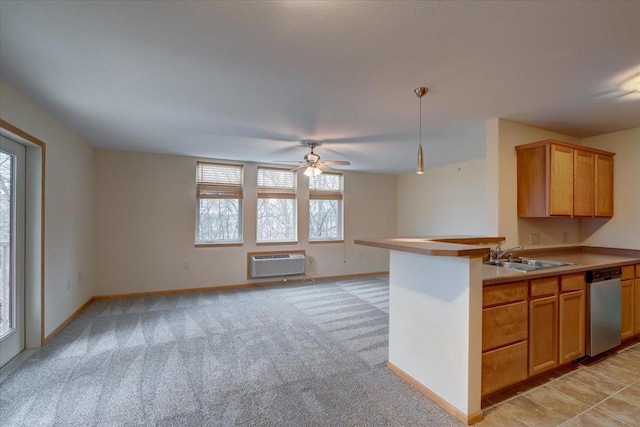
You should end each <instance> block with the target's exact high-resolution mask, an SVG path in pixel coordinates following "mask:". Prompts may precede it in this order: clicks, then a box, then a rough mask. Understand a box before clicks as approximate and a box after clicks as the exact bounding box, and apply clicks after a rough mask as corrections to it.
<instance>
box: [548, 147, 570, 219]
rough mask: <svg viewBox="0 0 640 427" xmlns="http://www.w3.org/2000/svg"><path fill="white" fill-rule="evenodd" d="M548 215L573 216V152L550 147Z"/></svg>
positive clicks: (568, 149) (567, 149) (564, 148)
mask: <svg viewBox="0 0 640 427" xmlns="http://www.w3.org/2000/svg"><path fill="white" fill-rule="evenodd" d="M550 150H551V156H550V157H551V158H550V161H551V164H550V165H549V172H550V176H549V215H559V216H571V215H573V150H572V149H571V148H568V147H564V146H561V145H551V146H550Z"/></svg>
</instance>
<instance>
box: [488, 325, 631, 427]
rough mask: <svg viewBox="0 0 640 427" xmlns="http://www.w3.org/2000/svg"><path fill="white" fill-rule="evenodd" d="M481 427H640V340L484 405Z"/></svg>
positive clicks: (557, 371) (535, 381)
mask: <svg viewBox="0 0 640 427" xmlns="http://www.w3.org/2000/svg"><path fill="white" fill-rule="evenodd" d="M482 409H483V410H484V417H485V418H484V421H482V422H481V423H479V424H476V425H477V426H530V427H534V426H535V427H537V426H563V427H564V426H566V427H574V426H640V337H636V338H635V339H633V340H631V341H629V342H627V343H625V345H624V346H623V347H622V348H619V349H616V350H615V351H611V352H609V353H606V354H604V355H602V356H598V357H596V358H592V359H589V360H586V361H584V362H582V363H580V364H577V365H575V364H572V365H569V366H567V367H562V368H559V369H558V370H555V371H553V372H550V373H548V374H545V375H543V376H542V377H537V378H534V379H532V380H530V381H528V382H527V383H526V384H522V385H519V386H516V387H513V388H510V389H507V390H505V391H502V392H499V393H497V394H494V395H491V396H488V397H487V398H485V399H484V400H483V401H482Z"/></svg>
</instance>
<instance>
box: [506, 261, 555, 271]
mask: <svg viewBox="0 0 640 427" xmlns="http://www.w3.org/2000/svg"><path fill="white" fill-rule="evenodd" d="M495 265H497V266H498V267H505V268H510V269H511V270H518V271H522V272H523V273H526V272H527V271H536V270H542V269H543V268H544V267H540V266H537V265H529V264H523V263H521V262H508V261H503V262H498V263H496V264H495Z"/></svg>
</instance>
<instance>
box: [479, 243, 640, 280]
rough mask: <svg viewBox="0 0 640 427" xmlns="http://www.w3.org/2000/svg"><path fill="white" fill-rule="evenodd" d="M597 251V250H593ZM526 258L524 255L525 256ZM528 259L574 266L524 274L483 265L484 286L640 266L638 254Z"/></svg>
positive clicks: (580, 254)
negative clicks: (560, 262) (614, 267)
mask: <svg viewBox="0 0 640 427" xmlns="http://www.w3.org/2000/svg"><path fill="white" fill-rule="evenodd" d="M593 250H597V249H593ZM523 256H524V255H523ZM527 257H528V258H535V259H546V260H549V261H562V262H570V263H572V264H574V265H568V266H566V267H557V268H548V269H544V270H539V271H535V272H526V273H523V272H521V271H517V270H511V269H508V268H504V267H496V266H493V265H487V264H483V265H482V283H483V285H494V284H497V283H506V282H513V281H518V280H528V279H535V278H539V277H547V276H556V275H560V274H570V273H580V272H583V271H587V270H593V269H596V268H604V267H613V266H624V265H633V264H640V255H638V254H611V253H595V252H567V253H553V254H546V255H545V254H536V255H531V256H527Z"/></svg>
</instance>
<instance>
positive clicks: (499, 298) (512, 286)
mask: <svg viewBox="0 0 640 427" xmlns="http://www.w3.org/2000/svg"><path fill="white" fill-rule="evenodd" d="M526 299H527V282H526V281H522V282H513V283H505V284H503V285H493V286H485V288H484V289H483V290H482V306H483V307H487V306H490V305H497V304H507V303H510V302H517V301H525V300H526Z"/></svg>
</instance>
